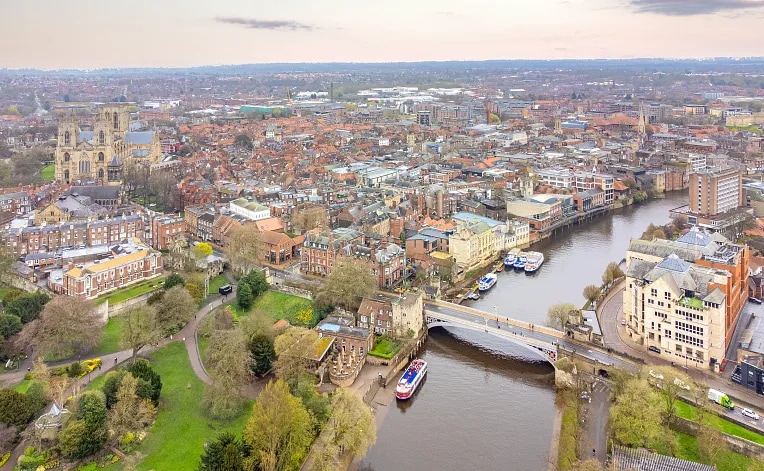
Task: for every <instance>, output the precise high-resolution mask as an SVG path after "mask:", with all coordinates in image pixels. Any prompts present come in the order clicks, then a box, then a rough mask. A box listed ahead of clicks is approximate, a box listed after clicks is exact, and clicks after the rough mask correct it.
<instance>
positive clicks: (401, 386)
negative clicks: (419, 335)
mask: <svg viewBox="0 0 764 471" xmlns="http://www.w3.org/2000/svg"><path fill="white" fill-rule="evenodd" d="M425 374H427V362H426V361H424V360H420V359H418V358H417V359H416V360H414V361H412V362H411V364H410V365H409V367H408V368H406V371H404V372H403V376H401V379H399V380H398V385H397V386H396V387H395V397H396V398H397V399H401V400H405V399H409V398H410V397H411V396H412V395H413V394H414V392H416V390H417V388H418V387H419V385H420V384H421V383H422V380H423V379H424V375H425Z"/></svg>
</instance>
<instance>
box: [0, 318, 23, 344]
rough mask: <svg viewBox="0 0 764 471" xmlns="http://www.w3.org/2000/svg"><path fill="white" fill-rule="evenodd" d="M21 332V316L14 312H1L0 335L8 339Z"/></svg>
mask: <svg viewBox="0 0 764 471" xmlns="http://www.w3.org/2000/svg"><path fill="white" fill-rule="evenodd" d="M19 332H21V318H19V317H17V316H14V315H13V314H0V335H2V336H3V338H5V339H8V338H11V337H13V336H14V335H16V334H18V333H19Z"/></svg>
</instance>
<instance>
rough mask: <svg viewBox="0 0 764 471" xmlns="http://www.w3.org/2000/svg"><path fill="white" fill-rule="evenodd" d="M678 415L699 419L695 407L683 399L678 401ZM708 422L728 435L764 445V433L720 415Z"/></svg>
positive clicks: (712, 417) (709, 419) (714, 416)
mask: <svg viewBox="0 0 764 471" xmlns="http://www.w3.org/2000/svg"><path fill="white" fill-rule="evenodd" d="M720 407H721V406H720ZM676 415H678V416H679V417H682V418H685V419H689V420H696V419H697V412H696V411H695V407H694V406H691V405H690V404H687V403H685V402H682V401H677V402H676ZM708 424H709V425H710V426H711V427H713V428H715V429H717V430H720V431H722V432H724V433H726V434H727V435H734V436H736V437H740V438H745V439H746V440H750V441H752V442H754V443H758V444H759V445H764V435H760V434H758V433H755V432H752V431H750V430H748V429H747V428H744V427H741V426H739V425H737V424H735V423H732V422H730V421H729V420H725V419H723V418H721V417H719V416H716V415H712V416H710V417H708Z"/></svg>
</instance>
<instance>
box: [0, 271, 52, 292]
mask: <svg viewBox="0 0 764 471" xmlns="http://www.w3.org/2000/svg"><path fill="white" fill-rule="evenodd" d="M3 283H6V284H8V285H9V286H13V287H14V288H18V289H20V290H22V291H28V292H30V293H34V292H35V291H37V290H38V289H39V290H40V291H42V292H43V293H45V294H48V295H51V294H52V293H51V292H50V290H49V289H48V288H47V287H46V286H40V285H36V284H34V283H32V282H31V281H29V280H27V279H26V278H22V277H20V276H14V275H8V276H4V277H3Z"/></svg>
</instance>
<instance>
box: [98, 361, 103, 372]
mask: <svg viewBox="0 0 764 471" xmlns="http://www.w3.org/2000/svg"><path fill="white" fill-rule="evenodd" d="M102 366H103V365H102V364H101V362H100V361H99V362H98V371H101V367H102Z"/></svg>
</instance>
